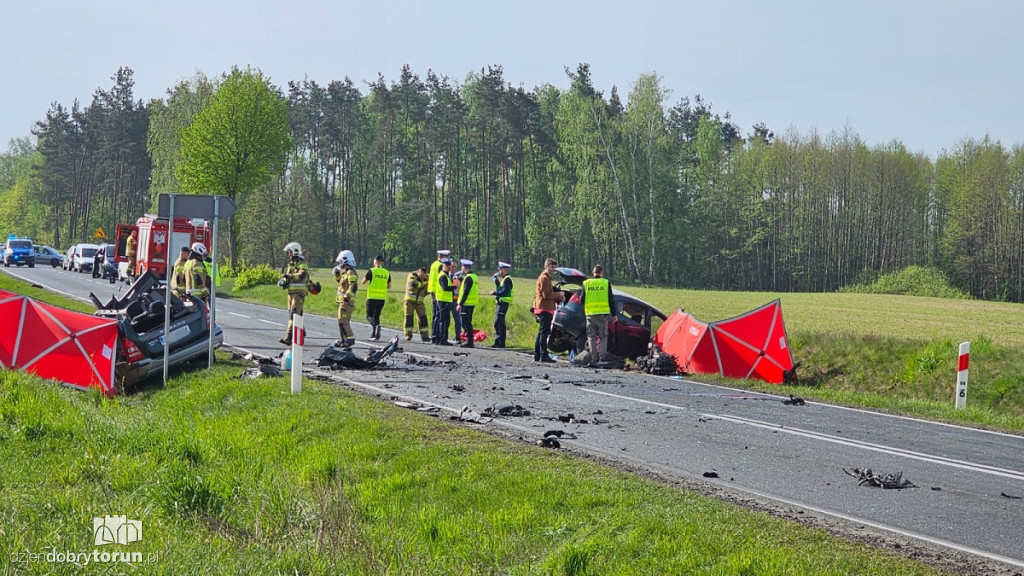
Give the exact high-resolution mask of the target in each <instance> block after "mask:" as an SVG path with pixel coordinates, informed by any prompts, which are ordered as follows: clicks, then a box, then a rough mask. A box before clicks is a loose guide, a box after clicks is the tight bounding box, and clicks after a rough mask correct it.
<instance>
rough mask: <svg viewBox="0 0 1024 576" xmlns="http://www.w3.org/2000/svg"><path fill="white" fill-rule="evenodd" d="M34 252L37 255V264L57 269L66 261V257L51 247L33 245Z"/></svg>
mask: <svg viewBox="0 0 1024 576" xmlns="http://www.w3.org/2000/svg"><path fill="white" fill-rule="evenodd" d="M32 252H34V253H35V255H36V264H49V265H50V266H52V267H54V268H56V267H57V266H60V265H61V263H62V262H63V260H64V255H63V254H61V253H60V252H58V251H57V250H55V249H54V248H52V247H50V246H40V245H39V244H33V245H32Z"/></svg>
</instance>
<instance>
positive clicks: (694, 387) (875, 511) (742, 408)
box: [16, 268, 1024, 571]
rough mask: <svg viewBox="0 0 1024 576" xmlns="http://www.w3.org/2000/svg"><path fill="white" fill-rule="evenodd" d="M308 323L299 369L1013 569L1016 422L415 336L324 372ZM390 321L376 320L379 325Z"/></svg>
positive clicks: (232, 324) (75, 291)
mask: <svg viewBox="0 0 1024 576" xmlns="http://www.w3.org/2000/svg"><path fill="white" fill-rule="evenodd" d="M16 274H18V275H19V276H21V277H24V278H28V279H30V280H31V281H33V282H35V283H37V284H40V285H42V286H47V287H49V286H53V287H59V289H60V290H61V291H62V292H65V293H68V294H71V295H74V296H76V297H78V298H84V297H87V295H88V293H89V291H94V292H96V294H97V296H98V297H100V299H101V300H103V299H105V297H106V295H107V294H109V292H110V291H113V290H116V289H117V288H116V287H112V286H110V285H109V284H105V283H104V284H100V283H99V282H95V281H92V280H91V279H88V278H86V277H84V276H81V275H76V274H73V273H67V272H63V271H60V270H51V269H42V268H37V269H33V270H27V269H26V270H18V271H16ZM217 308H218V312H217V317H218V323H219V324H220V325H221V326H222V327H223V328H224V332H225V342H226V344H227V345H229V346H231V347H233V348H235V349H238V350H240V351H251V352H253V353H256V354H259V355H264V356H275V355H277V354H279V353H280V352H281V351H282V350H283V346H281V345H280V344H278V343H277V339H278V338H280V337H281V336H282V334H283V330H284V324H285V322H286V320H287V317H286V315H285V313H284V312H283V311H282V310H278V309H272V308H267V307H263V306H258V305H254V304H247V303H242V302H237V301H231V300H225V299H221V300H218V304H217ZM306 328H307V341H306V342H307V350H306V365H305V366H304V367H305V369H306V372H307V376H315V377H318V378H325V379H326V378H330V379H332V380H335V381H337V382H340V383H343V384H345V385H348V386H351V387H352V388H354V389H359V390H363V391H365V392H366V393H369V394H371V395H376V396H379V397H380V398H382V399H385V400H387V401H401V402H404V403H405V405H407V406H409V407H410V408H411V409H416V408H418V409H420V410H422V411H423V412H424V414H425V417H426V415H434V416H440V417H443V418H457V417H458V416H459V415H460V414H463V415H468V416H469V417H471V418H472V419H474V420H478V421H481V422H485V423H483V424H467V425H471V426H483V427H484V428H485V429H488V430H491V431H494V432H496V433H498V434H502V435H506V436H512V437H516V438H521V439H522V440H524V441H528V442H538V441H542V440H543V438H544V436H545V434H546V433H560V434H561V435H560V436H551V435H550V434H549V438H550V437H554V438H557V441H558V444H559V446H560V448H561V449H565V450H569V451H575V452H579V453H581V454H589V455H597V456H599V457H602V458H603V459H608V460H612V461H615V462H619V463H621V464H623V465H625V466H626V467H629V468H631V469H634V470H638V471H642V472H644V473H649V474H651V475H655V476H658V477H660V478H663V479H666V480H668V481H674V482H678V483H680V484H682V485H684V486H686V487H690V488H696V489H698V490H701V491H703V492H708V493H714V494H717V495H720V496H722V497H723V498H726V499H730V500H733V501H742V502H745V503H748V504H750V505H753V506H754V507H757V508H764V509H770V510H771V511H773V512H774V513H777V514H781V515H785V516H790V517H794V518H808V519H810V521H811V523H814V524H817V525H822V526H825V527H827V528H828V529H831V530H835V531H840V532H844V533H847V534H858V533H859V534H869V536H862V537H865V538H868V539H878V540H879V541H885V542H889V543H899V544H900V545H901V546H904V547H906V546H909V549H910V550H914V549H917V550H923V552H922V554H925V555H927V554H934V553H935V550H936V547H938V548H939V549H940V552H938V553H940V554H942V555H944V556H947V557H948V558H950V559H960V561H963V562H972V561H973V560H972V558H976V557H980V558H984V559H986V561H991V562H995V563H1001V564H1002V565H1003V566H1004V567H1010V568H1011V569H1012V570H1018V571H1019V569H1020V568H1024V536H1022V534H1021V531H1020V526H1019V518H1020V517H1021V515H1022V513H1024V500H1021V499H1017V498H1016V497H1020V496H1024V467H1022V465H1021V459H1020V454H1021V453H1024V438H1022V437H1020V436H1015V435H1008V434H1001V433H996V432H989V431H979V430H974V429H969V428H964V427H959V426H951V425H947V424H938V423H932V422H926V421H922V420H918V419H910V418H902V417H896V416H891V415H882V414H876V413H871V412H868V411H863V410H856V409H849V408H841V407H835V406H829V405H825V404H820V403H815V402H807V403H805V404H803V405H799V404H793V403H784V402H783V400H784V399H786V398H784V397H783V396H774V395H767V394H760V393H752V392H748V391H742V390H736V389H730V388H725V387H721V386H711V385H707V384H702V383H698V382H692V381H688V380H685V379H681V378H664V377H655V376H649V375H645V374H639V373H636V372H622V371H599V370H593V369H585V368H580V367H576V366H571V365H570V364H568V363H567V362H562V361H559V362H558V363H556V364H535V363H533V362H532V359H531V357H530V355H528V354H522V353H517V352H514V351H508V350H490V349H486V348H477V349H472V350H466V351H463V350H462V349H459V348H440V347H436V346H432V345H430V344H423V343H420V342H418V341H413V342H405V341H404V340H403V341H401V344H402V347H403V349H402V351H400V352H399V353H397V354H395V355H394V356H393V357H392V358H391V360H390V361H389V362H388V365H387V366H385V367H384V368H382V369H379V370H372V371H356V370H345V371H323V370H317V369H315V364H313V361H314V360H315V358H316V356H317V355H318V354H319V352H320V351H321V350H322V349H323V348H324V347H325V346H327V345H328V344H329V343H330V342H332V341H333V340H334V339H335V338H336V333H337V324H336V321H335V320H334V319H333V318H326V317H320V316H312V315H310V316H307V318H306ZM368 334H369V328H368V327H367V326H364V325H357V326H356V337H357V339H358V340H359V342H360V347H357V349H356V352H357V353H365V352H367V351H368V350H367V348H366V346H365V342H366V340H365V338H366V336H368ZM394 335H396V332H395V331H393V330H385V331H384V336H385V338H390V337H392V336H394ZM383 343H384V340H383V339H382V341H381V345H382V344H383ZM283 385H287V384H286V383H284V384H283ZM517 407H519V408H518V409H517ZM527 411H528V412H529V414H525V412H527ZM491 413H494V414H496V415H495V416H493V417H488V416H486V415H487V414H491ZM516 413H518V414H519V415H512V414H516ZM478 415H479V416H480V418H476V416H478ZM853 468H861V469H866V468H870V469H871V470H872V471H873V473H874V474H877V475H885V474H896V473H902V477H903V478H904V479H906V480H909V481H910V482H912V483H913V485H914V487H908V488H903V489H891V490H887V489H882V488H876V487H870V486H868V485H866V484H865V485H861V484H860V483H859V481H858V478H856V477H853V476H850V475H848V474H847V473H846V472H844V469H853ZM911 554H913V552H911ZM954 563H956V562H954Z"/></svg>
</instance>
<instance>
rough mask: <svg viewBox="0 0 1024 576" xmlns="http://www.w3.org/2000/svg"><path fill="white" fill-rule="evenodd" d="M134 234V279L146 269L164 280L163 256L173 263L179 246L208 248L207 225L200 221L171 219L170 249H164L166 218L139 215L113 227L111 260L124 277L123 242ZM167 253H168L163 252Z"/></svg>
mask: <svg viewBox="0 0 1024 576" xmlns="http://www.w3.org/2000/svg"><path fill="white" fill-rule="evenodd" d="M136 230H137V231H138V233H139V236H138V248H137V249H136V254H135V276H136V277H137V276H138V275H140V274H142V273H143V272H145V271H146V270H150V271H152V272H153V274H154V275H155V276H156V277H157V278H159V279H161V280H165V279H166V274H167V255H168V254H170V260H171V262H172V263H173V262H174V260H175V259H177V257H178V251H179V250H181V247H182V246H191V245H192V244H193V243H195V242H200V243H202V244H203V245H205V246H206V249H207V250H209V249H210V240H211V238H210V224H209V222H207V221H206V220H203V219H201V218H175V219H174V228H173V230H172V231H171V235H170V240H171V245H170V247H168V246H167V234H168V230H167V218H161V217H159V216H156V215H153V214H146V215H144V216H141V217H140V218H139V219H138V220H137V221H136V222H135V224H118V225H117V236H115V238H116V239H117V250H116V252H115V253H114V260H115V261H116V262H117V263H118V266H117V267H118V270H120V273H121V277H122V278H125V277H127V276H128V259H127V258H126V257H125V255H124V251H125V242H126V241H127V240H128V236H130V235H131V233H132V232H133V231H136ZM167 250H169V252H166V251H167Z"/></svg>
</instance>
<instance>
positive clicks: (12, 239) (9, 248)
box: [4, 234, 36, 268]
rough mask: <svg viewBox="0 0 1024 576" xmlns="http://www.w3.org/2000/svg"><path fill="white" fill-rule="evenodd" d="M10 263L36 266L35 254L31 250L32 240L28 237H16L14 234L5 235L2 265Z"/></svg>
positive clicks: (7, 265)
mask: <svg viewBox="0 0 1024 576" xmlns="http://www.w3.org/2000/svg"><path fill="white" fill-rule="evenodd" d="M11 264H16V265H18V266H23V265H25V264H28V267H29V268H35V267H36V255H35V253H34V252H32V241H31V240H29V239H28V238H18V237H17V236H15V235H13V234H12V235H10V236H8V237H7V242H6V243H5V244H4V266H5V267H10V266H11Z"/></svg>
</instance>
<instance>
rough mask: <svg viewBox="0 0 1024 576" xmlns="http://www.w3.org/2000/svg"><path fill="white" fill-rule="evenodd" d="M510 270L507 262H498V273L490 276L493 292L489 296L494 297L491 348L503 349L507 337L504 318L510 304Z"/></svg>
mask: <svg viewBox="0 0 1024 576" xmlns="http://www.w3.org/2000/svg"><path fill="white" fill-rule="evenodd" d="M511 270H512V265H511V264H509V263H508V262H498V271H497V272H495V273H494V276H491V280H494V290H491V296H494V299H495V303H494V344H491V348H504V347H505V338H506V336H507V328H506V326H505V316H506V315H507V314H508V306H509V304H511V303H512V277H511V276H509V272H511Z"/></svg>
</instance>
